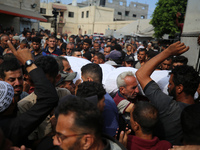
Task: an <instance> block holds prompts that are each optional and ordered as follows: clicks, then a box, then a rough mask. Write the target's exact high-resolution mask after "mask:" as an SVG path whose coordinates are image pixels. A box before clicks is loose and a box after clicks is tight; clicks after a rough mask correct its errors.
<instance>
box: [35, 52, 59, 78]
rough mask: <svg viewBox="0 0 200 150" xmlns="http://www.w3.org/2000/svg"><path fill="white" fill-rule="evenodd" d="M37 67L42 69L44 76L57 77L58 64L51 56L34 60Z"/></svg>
mask: <svg viewBox="0 0 200 150" xmlns="http://www.w3.org/2000/svg"><path fill="white" fill-rule="evenodd" d="M35 64H36V66H37V67H40V68H42V70H43V71H44V73H45V74H48V75H49V76H50V77H53V78H55V77H56V76H57V75H58V63H57V62H56V60H55V58H53V57H52V56H42V57H39V58H38V59H36V60H35Z"/></svg>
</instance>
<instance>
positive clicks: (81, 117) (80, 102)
mask: <svg viewBox="0 0 200 150" xmlns="http://www.w3.org/2000/svg"><path fill="white" fill-rule="evenodd" d="M70 113H73V114H74V115H75V119H74V125H73V127H72V130H75V131H77V130H84V132H85V133H93V134H94V135H95V136H96V137H97V138H100V137H101V133H102V127H103V121H102V118H101V113H100V111H99V110H98V109H97V107H96V106H95V105H94V104H92V103H91V102H88V101H86V100H85V99H83V98H79V97H76V96H71V95H70V96H68V97H67V99H63V100H62V101H61V102H60V103H59V104H58V107H57V108H56V110H55V116H56V118H58V116H59V115H60V114H64V115H68V114H70Z"/></svg>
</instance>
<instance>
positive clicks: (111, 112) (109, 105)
mask: <svg viewBox="0 0 200 150" xmlns="http://www.w3.org/2000/svg"><path fill="white" fill-rule="evenodd" d="M104 96H105V104H106V105H105V107H104V110H103V114H102V115H103V118H104V128H103V132H104V133H105V134H108V135H110V136H115V135H116V131H117V128H119V124H118V120H119V115H118V110H117V106H116V104H115V102H114V100H113V99H112V97H111V96H110V95H109V94H108V93H106V94H105V95H104Z"/></svg>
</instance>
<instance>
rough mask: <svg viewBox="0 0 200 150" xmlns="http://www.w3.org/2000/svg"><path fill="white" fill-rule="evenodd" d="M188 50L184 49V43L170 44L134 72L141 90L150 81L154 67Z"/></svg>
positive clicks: (187, 48)
mask: <svg viewBox="0 0 200 150" xmlns="http://www.w3.org/2000/svg"><path fill="white" fill-rule="evenodd" d="M188 50H189V47H186V46H185V44H184V43H181V42H180V41H178V42H176V43H173V44H171V45H170V46H169V47H168V48H167V49H165V50H164V51H163V52H161V53H160V54H158V55H156V56H155V57H153V58H152V59H150V60H149V61H148V62H146V63H145V64H144V65H143V66H142V67H141V68H140V69H138V71H137V72H136V77H137V79H138V81H139V83H140V85H141V87H142V89H144V88H145V86H146V85H147V84H148V83H149V82H150V81H151V80H152V79H151V78H150V76H151V74H152V72H153V71H154V70H155V69H156V67H157V66H158V65H159V64H160V63H161V62H162V61H164V60H165V59H166V58H168V57H169V56H173V55H180V54H182V53H184V52H186V51H188Z"/></svg>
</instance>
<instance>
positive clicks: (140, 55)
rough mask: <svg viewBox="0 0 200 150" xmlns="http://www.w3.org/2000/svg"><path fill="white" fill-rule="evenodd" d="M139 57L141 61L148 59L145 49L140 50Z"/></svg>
mask: <svg viewBox="0 0 200 150" xmlns="http://www.w3.org/2000/svg"><path fill="white" fill-rule="evenodd" d="M137 57H138V60H139V61H145V59H146V53H145V51H142V52H139V53H138V56H137Z"/></svg>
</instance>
